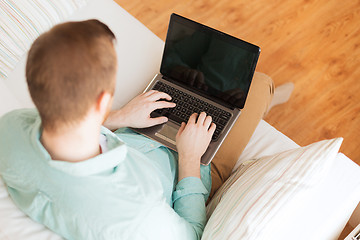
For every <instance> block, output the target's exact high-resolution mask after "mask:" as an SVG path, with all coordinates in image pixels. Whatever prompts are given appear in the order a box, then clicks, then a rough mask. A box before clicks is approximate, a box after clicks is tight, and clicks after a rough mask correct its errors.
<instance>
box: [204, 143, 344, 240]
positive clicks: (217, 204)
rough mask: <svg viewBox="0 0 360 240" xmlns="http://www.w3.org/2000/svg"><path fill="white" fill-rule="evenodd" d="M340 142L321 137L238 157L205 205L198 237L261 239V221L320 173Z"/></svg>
mask: <svg viewBox="0 0 360 240" xmlns="http://www.w3.org/2000/svg"><path fill="white" fill-rule="evenodd" d="M341 143H342V139H341V138H337V139H333V140H325V141H321V142H317V143H313V144H311V145H309V146H306V147H302V148H297V149H292V150H288V151H285V152H282V153H278V154H275V155H271V156H265V157H261V158H259V159H253V160H250V161H246V162H243V163H242V164H241V166H240V167H239V169H238V170H237V171H236V172H235V173H233V174H232V176H231V177H230V178H229V179H228V180H227V181H226V182H225V184H224V185H223V186H222V187H221V188H220V189H219V191H218V192H217V193H216V194H215V196H214V197H213V199H212V201H211V202H210V204H209V205H208V207H207V216H208V217H210V216H211V217H210V219H209V221H208V223H207V225H206V227H205V231H204V236H203V239H263V238H264V239H266V236H267V235H268V234H269V233H268V232H267V231H271V229H269V228H267V224H268V223H269V222H271V221H272V220H273V219H274V218H275V217H276V215H278V214H281V211H282V210H283V209H286V208H285V206H286V205H287V204H289V202H290V201H296V197H297V196H301V197H303V195H301V194H302V193H303V192H304V191H306V190H307V189H308V188H309V187H312V186H315V185H316V184H318V183H319V182H320V181H321V180H322V179H324V177H325V176H326V174H327V173H328V171H329V169H330V167H331V165H332V164H333V162H334V159H335V158H336V156H337V153H338V151H339V148H340V146H341ZM307 197H309V198H311V196H307ZM271 224H274V222H272V223H271ZM280 224H283V225H285V224H284V221H283V223H280Z"/></svg>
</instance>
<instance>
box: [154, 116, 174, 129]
mask: <svg viewBox="0 0 360 240" xmlns="http://www.w3.org/2000/svg"><path fill="white" fill-rule="evenodd" d="M168 120H169V119H168V118H167V117H164V116H162V117H156V118H150V120H149V127H151V126H155V125H159V124H162V123H166V122H167V121H168Z"/></svg>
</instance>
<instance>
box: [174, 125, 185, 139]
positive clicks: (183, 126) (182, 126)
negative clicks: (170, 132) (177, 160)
mask: <svg viewBox="0 0 360 240" xmlns="http://www.w3.org/2000/svg"><path fill="white" fill-rule="evenodd" d="M185 126H186V124H185V123H184V122H182V123H181V125H180V128H179V130H178V132H177V134H176V137H177V136H180V135H181V133H182V132H183V131H184V129H185Z"/></svg>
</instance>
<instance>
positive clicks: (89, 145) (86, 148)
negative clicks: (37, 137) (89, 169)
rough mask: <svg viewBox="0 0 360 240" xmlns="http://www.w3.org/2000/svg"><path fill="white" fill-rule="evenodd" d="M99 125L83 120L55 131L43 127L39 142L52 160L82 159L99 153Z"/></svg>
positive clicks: (74, 160)
mask: <svg viewBox="0 0 360 240" xmlns="http://www.w3.org/2000/svg"><path fill="white" fill-rule="evenodd" d="M100 127H101V126H100V125H99V126H96V125H95V127H94V124H93V123H92V122H86V121H85V122H82V123H81V124H78V125H76V126H71V127H67V128H65V129H62V130H60V131H57V132H51V131H47V130H46V129H44V130H43V132H42V136H41V142H42V144H43V146H44V147H45V149H46V150H47V151H48V152H49V154H50V156H51V158H52V159H53V160H61V161H67V162H80V161H84V160H87V159H90V158H92V157H95V156H97V155H99V154H100V153H101V151H100V145H99V134H100Z"/></svg>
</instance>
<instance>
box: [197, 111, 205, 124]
mask: <svg viewBox="0 0 360 240" xmlns="http://www.w3.org/2000/svg"><path fill="white" fill-rule="evenodd" d="M205 118H206V113H205V112H201V113H200V115H199V117H198V119H197V122H196V123H199V124H204V120H205Z"/></svg>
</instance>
